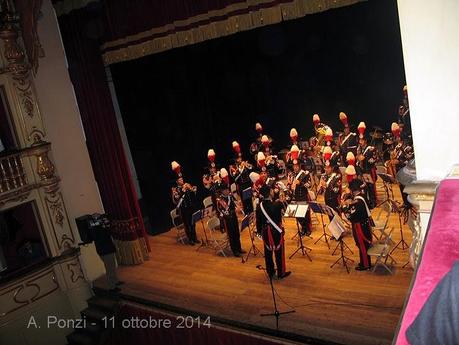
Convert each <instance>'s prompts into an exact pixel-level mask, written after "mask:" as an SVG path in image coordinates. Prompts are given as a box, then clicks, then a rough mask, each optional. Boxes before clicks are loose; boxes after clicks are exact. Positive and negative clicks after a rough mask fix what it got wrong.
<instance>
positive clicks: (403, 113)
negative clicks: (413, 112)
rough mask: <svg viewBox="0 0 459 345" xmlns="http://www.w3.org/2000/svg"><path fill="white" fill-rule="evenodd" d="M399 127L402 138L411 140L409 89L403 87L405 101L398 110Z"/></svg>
mask: <svg viewBox="0 0 459 345" xmlns="http://www.w3.org/2000/svg"><path fill="white" fill-rule="evenodd" d="M398 125H399V126H400V128H401V136H402V138H403V139H404V140H409V139H410V136H411V119H410V105H409V102H408V88H407V86H406V85H405V86H404V87H403V99H402V102H401V104H400V106H399V108H398Z"/></svg>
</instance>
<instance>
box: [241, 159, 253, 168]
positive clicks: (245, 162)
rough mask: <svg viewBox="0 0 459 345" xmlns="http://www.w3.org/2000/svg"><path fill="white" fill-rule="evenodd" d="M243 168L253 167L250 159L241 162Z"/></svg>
mask: <svg viewBox="0 0 459 345" xmlns="http://www.w3.org/2000/svg"><path fill="white" fill-rule="evenodd" d="M241 168H247V169H249V170H252V169H253V165H252V164H250V163H249V162H248V161H242V162H241Z"/></svg>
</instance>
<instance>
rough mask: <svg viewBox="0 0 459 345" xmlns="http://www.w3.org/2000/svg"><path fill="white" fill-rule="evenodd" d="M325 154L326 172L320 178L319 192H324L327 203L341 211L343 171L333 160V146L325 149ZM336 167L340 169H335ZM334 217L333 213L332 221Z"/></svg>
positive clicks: (330, 216)
mask: <svg viewBox="0 0 459 345" xmlns="http://www.w3.org/2000/svg"><path fill="white" fill-rule="evenodd" d="M323 156H324V161H325V173H324V174H323V175H322V176H321V178H320V188H319V193H324V201H325V205H327V206H329V207H331V208H332V209H333V210H335V211H336V212H337V213H339V212H340V210H339V206H340V201H341V173H339V168H338V167H337V166H336V165H333V163H332V161H331V157H332V152H331V148H329V150H324V154H323ZM335 167H336V168H338V169H335ZM333 217H334V216H333V215H329V218H330V221H332V219H333Z"/></svg>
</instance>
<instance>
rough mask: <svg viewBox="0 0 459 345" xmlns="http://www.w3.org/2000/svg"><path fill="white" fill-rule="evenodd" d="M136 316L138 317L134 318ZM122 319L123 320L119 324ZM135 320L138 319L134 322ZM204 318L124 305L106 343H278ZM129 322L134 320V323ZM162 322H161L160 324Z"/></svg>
mask: <svg viewBox="0 0 459 345" xmlns="http://www.w3.org/2000/svg"><path fill="white" fill-rule="evenodd" d="M137 318H138V319H137ZM166 319H167V320H170V322H171V323H170V326H169V327H167V326H166V327H163V326H160V325H159V324H157V323H156V324H155V322H158V321H161V322H163V320H166ZM123 320H126V321H124V323H123ZM136 320H138V321H136ZM143 320H148V321H150V320H152V321H151V322H152V323H151V327H150V324H149V325H148V327H146V328H143V327H144V326H145V325H146V323H145V324H144V325H143V324H142V323H144V322H146V321H143ZM205 321H206V319H205V318H200V319H199V323H198V320H197V319H196V318H195V317H191V316H188V317H187V316H183V317H182V316H180V317H175V316H169V315H166V314H160V313H157V312H153V311H151V310H148V309H144V308H141V307H136V306H134V305H128V304H125V305H123V306H122V307H121V310H120V312H119V314H118V315H117V317H116V326H117V327H116V329H115V330H114V331H113V334H112V336H111V339H110V340H109V341H108V342H107V343H106V345H126V344H136V345H148V344H168V345H185V344H190V345H194V344H215V345H241V344H244V345H252V344H253V345H273V344H279V343H278V342H271V341H269V340H267V339H263V338H259V337H255V336H249V335H247V334H244V333H238V332H231V331H230V330H225V329H222V328H216V327H215V325H212V319H211V318H210V319H209V320H208V321H209V324H210V327H208V325H209V324H207V323H206V324H204V322H205ZM133 322H138V323H137V324H134V323H133ZM162 325H165V323H163V324H162Z"/></svg>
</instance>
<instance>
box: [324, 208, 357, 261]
mask: <svg viewBox="0 0 459 345" xmlns="http://www.w3.org/2000/svg"><path fill="white" fill-rule="evenodd" d="M335 217H338V218H337V221H338V223H340V224H339V226H340V227H341V228H342V229H344V231H343V233H342V234H339V235H338V234H337V233H336V232H335V230H334V229H333V225H332V223H333V220H332V221H331V222H330V224H328V230H329V231H330V233H331V234H332V235H333V237H334V238H335V239H336V240H337V241H339V237H341V235H342V236H343V237H344V236H345V235H346V230H345V229H346V226H345V225H344V223H343V219H342V218H341V217H340V216H339V215H338V213H337V212H336V211H335V210H333V219H335ZM336 235H338V236H336ZM343 245H344V250H346V249H347V250H348V251H349V252H350V253H351V254H352V255H353V254H354V252H353V251H352V250H351V248H349V246H348V245H347V244H346V242H344V240H343ZM340 246H341V244H340V243H339V242H338V243H337V244H336V247H335V249H333V252H332V256H333V255H335V253H336V251H337V250H338V248H339V247H340Z"/></svg>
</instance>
